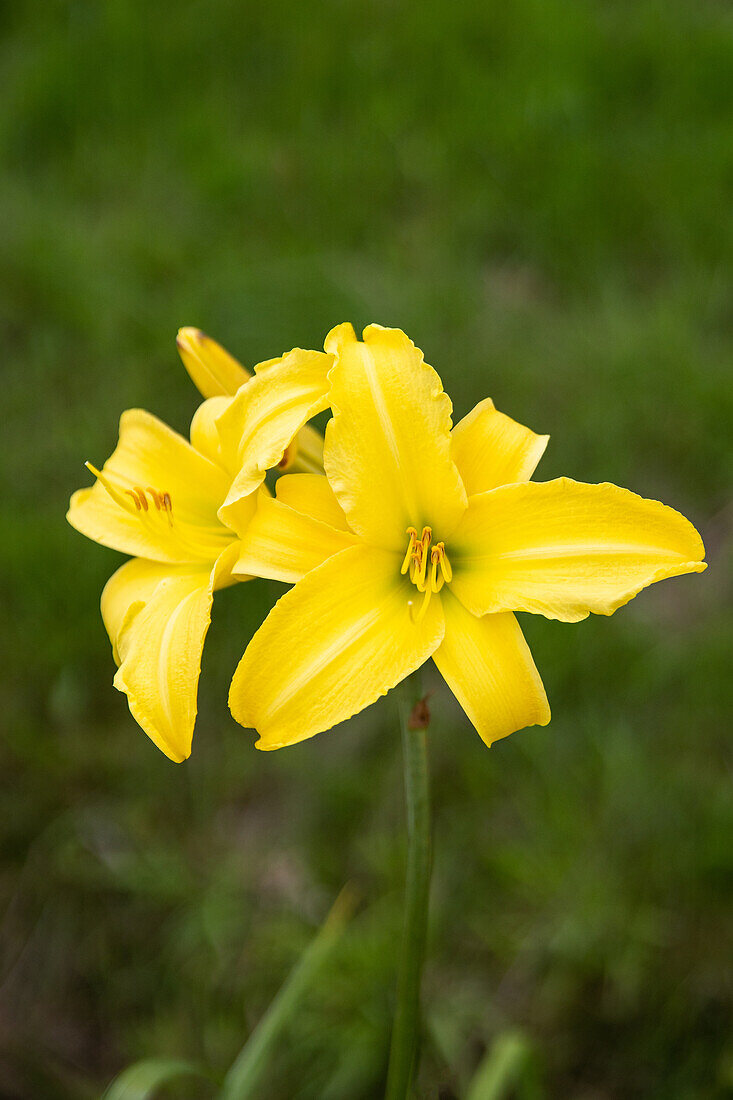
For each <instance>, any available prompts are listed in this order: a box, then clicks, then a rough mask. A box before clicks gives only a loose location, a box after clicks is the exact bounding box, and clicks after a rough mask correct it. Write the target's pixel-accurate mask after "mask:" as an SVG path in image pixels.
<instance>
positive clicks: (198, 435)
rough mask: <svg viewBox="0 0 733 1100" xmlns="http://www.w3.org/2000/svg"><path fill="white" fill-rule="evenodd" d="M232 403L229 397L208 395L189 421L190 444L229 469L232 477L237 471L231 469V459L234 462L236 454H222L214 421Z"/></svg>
mask: <svg viewBox="0 0 733 1100" xmlns="http://www.w3.org/2000/svg"><path fill="white" fill-rule="evenodd" d="M231 403H232V398H231V397H209V398H208V399H207V400H206V401H202V402H201V404H200V405H199V407H198V408H197V409H196V412H195V413H194V414H193V420H192V421H191V432H190V436H191V446H192V447H195V448H196V450H197V451H198V452H199V453H200V454H202V455H204V456H205V457H206V458H208V459H209V461H210V462H214V463H216V465H217V466H221V467H223V469H225V470H229V471H230V473H231V475H232V477H233V476H234V474H235V473H236V472H237V471H236V469H231V466H232V460H233V461H234V462H236V457H237V456H236V455H233V456H230V455H226V456H225V455H224V454H223V452H222V449H221V439H220V438H219V429H218V428H217V426H216V422H217V420H218V419H219V417H220V416H221V415H222V413H224V412H225V411H226V410H227V409H228V408H229V406H230V405H231Z"/></svg>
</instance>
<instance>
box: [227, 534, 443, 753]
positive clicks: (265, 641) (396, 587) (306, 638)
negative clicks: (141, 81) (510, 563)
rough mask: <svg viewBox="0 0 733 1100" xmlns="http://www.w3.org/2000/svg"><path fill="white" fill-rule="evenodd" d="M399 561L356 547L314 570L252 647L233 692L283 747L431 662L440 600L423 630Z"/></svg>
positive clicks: (234, 702) (234, 703)
mask: <svg viewBox="0 0 733 1100" xmlns="http://www.w3.org/2000/svg"><path fill="white" fill-rule="evenodd" d="M413 594H414V589H413V587H412V585H410V584H409V582H405V579H404V578H403V577H401V576H400V561H399V555H397V554H391V553H386V552H384V551H380V550H375V549H373V548H371V547H366V546H353V547H350V548H349V549H348V550H342V551H341V553H340V554H336V555H335V556H334V557H332V558H329V559H328V561H326V562H324V564H323V565H321V566H319V567H318V568H317V569H314V570H313V571H312V572H310V573H308V574H307V575H306V576H305V577H303V579H302V580H301V581H299V582H298V584H296V586H295V587H294V588H292V589H291V590H290V591H289V592H287V593H286V594H285V595H284V596H283V597H282V599H280V600H279V601H278V603H277V604H276V605H275V607H274V608H273V609H272V611H271V612H270V614H269V615H268V617H267V619H266V620H265V622H264V623H263V625H262V626H261V627H260V629H259V630H258V631H257V633H256V634H255V636H254V638H253V639H252V641H251V642H250V644H249V646H248V648H247V651H246V653H245V654H244V657H243V658H242V660H241V661H240V664H239V667H238V669H237V671H236V673H235V674H234V680H233V681H232V686H231V690H230V693H229V705H230V707H231V710H232V714H233V715H234V717H235V718H236V720H237V721H238V722H240V723H241V724H242V725H243V726H251V727H252V728H254V729H256V730H257V731H258V732H259V734H260V740H259V741H258V742H257V747H258V748H261V749H277V748H282V747H283V746H284V745H292V744H295V742H296V741H303V740H305V738H307V737H312V736H313V735H314V734H316V733H320V732H321V731H322V730H327V729H330V728H331V727H332V726H334V725H336V723H338V722H342V721H344V719H346V718H350V717H351V715H353V714H356V713H357V712H358V711H360V710H363V708H364V707H366V706H368V705H369V704H370V703H373V702H374V701H375V699H378V698H379V696H380V695H385V694H386V693H387V691H389V689H390V688H391V687H394V685H395V684H397V683H399V681H400V680H402V679H404V677H405V676H407V675H409V673H410V672H413V671H414V670H415V669H416V668H419V666H420V665H422V664H423V662H424V661H426V660H427V659H428V657H430V655H431V654H432V653H433V652H434V650H435V649H436V648H437V646H438V645H439V644H440V642H441V639H442V637H443V629H444V623H443V613H442V609H441V606H440V599H439V598H437V597H434V598H433V599H432V601H431V603H430V606H429V607H428V611H427V614H426V615H425V617H424V618H423V619H422V621H421V622H420V623H419V624H416V623H415V622H413V620H412V618H411V615H410V608H409V605H408V600H409V599H411V598H412V595H413Z"/></svg>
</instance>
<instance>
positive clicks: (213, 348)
mask: <svg viewBox="0 0 733 1100" xmlns="http://www.w3.org/2000/svg"><path fill="white" fill-rule="evenodd" d="M176 344H177V345H178V353H179V355H180V356H181V359H182V360H183V365H184V367H185V368H186V370H187V371H188V373H189V374H190V375H191V378H192V380H193V383H194V385H195V386H196V388H197V389H198V390H199V392H200V393H201V394H202V395H203V396H204V397H225V396H232V395H233V394H235V393H236V392H237V390H238V389H239V387H240V386H241V385H243V383H245V382H246V381H247V379H248V378H249V377H250V374H249V371H246V370H245V369H244V367H243V366H242V364H241V363H239V362H238V361H237V360H236V359H235V358H234V356H233V355H230V354H229V352H228V351H226V350H225V349H224V348H223V347H222V346H221V344H217V342H216V340H212V339H211V337H210V336H207V335H206V333H205V332H202V331H201V329H199V328H190V327H187V328H181V329H179V330H178V336H177V337H176Z"/></svg>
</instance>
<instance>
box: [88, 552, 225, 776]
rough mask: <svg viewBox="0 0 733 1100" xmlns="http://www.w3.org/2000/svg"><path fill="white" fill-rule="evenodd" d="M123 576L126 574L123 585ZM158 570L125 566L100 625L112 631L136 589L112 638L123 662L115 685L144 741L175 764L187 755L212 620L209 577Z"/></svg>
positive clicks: (207, 572)
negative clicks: (202, 658)
mask: <svg viewBox="0 0 733 1100" xmlns="http://www.w3.org/2000/svg"><path fill="white" fill-rule="evenodd" d="M123 570H129V572H128V573H127V575H126V576H124V577H123V578H121V577H120V575H119V574H120V573H122V571H123ZM160 571H161V566H160V565H159V564H157V563H149V562H129V563H128V564H127V565H126V566H123V567H122V570H119V571H118V573H117V574H115V576H114V577H112V579H111V581H110V582H109V584H108V585H107V588H106V589H105V594H104V597H103V607H104V608H105V612H106V614H105V623H106V624H109V626H112V625H113V619H118V618H119V608H120V607H121V606H122V605H123V603H124V602H125V601H126V600H128V599H130V596H131V595H132V594H133V590H134V589H135V587H137V588H138V598H136V599H133V600H132V602H131V603H130V604H129V606H128V610H127V612H126V613H125V614H124V616H123V618H122V620H121V623H120V629H118V633H117V635H116V637H115V639H114V649H115V652H116V657H117V659H118V660H119V661H120V667H119V668H118V670H117V673H116V675H115V678H114V685H115V687H116V688H117V689H118V690H119V691H122V692H124V694H125V695H127V701H128V704H129V707H130V712H131V714H132V716H133V718H134V719H135V721H136V722H137V723H138V724H139V725H140V726H141V727H142V729H143V730H144V731H145V733H147V735H148V737H150V739H151V740H152V741H153V742H154V743H155V744H156V745H157V746H158V748H159V749H160V750H161V751H162V752H164V753H165V755H166V756H169V757H170V759H171V760H175V761H176V762H180V761H181V760H185V759H186V757H187V756H188V755H189V754H190V752H191V739H192V737H193V727H194V723H195V721H196V696H197V691H198V679H199V671H200V667H201V652H202V649H203V644H204V638H205V636H206V631H207V629H208V626H209V622H210V614H211V598H212V585H211V577H210V572H211V571H210V570H207V569H198V570H193V571H191V570H181V569H175V567H173V571H172V572H168V574H167V575H165V576H163V577H160V575H159V574H160ZM132 573H135V574H136V575H135V576H134V577H133V576H131V574H132ZM146 573H148V574H149V575H146ZM110 588H111V589H112V593H110ZM111 609H113V610H111Z"/></svg>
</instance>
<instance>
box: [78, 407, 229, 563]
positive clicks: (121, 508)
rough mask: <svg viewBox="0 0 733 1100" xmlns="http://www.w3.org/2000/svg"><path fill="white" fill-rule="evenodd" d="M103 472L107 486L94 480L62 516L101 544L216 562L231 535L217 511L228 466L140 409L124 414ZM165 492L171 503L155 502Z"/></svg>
mask: <svg viewBox="0 0 733 1100" xmlns="http://www.w3.org/2000/svg"><path fill="white" fill-rule="evenodd" d="M102 474H103V477H104V481H105V482H106V485H107V487H105V484H103V483H102V482H101V481H100V480H97V482H96V483H95V484H94V485H93V486H92V487H91V488H90V489H81V490H79V491H78V492H76V493H74V495H73V496H72V498H71V504H70V507H69V511H68V514H67V517H66V518H67V519H68V521H69V523H70V524H71V526H72V527H75V528H76V530H77V531H81V533H82V534H83V535H86V536H87V537H88V538H91V539H94V540H95V541H96V542H100V543H102V545H104V546H110V547H112V549H114V550H120V551H122V553H124V554H133V555H136V556H139V557H146V558H150V559H152V560H155V561H169V562H181V563H183V562H213V561H215V560H216V558H217V557H218V555H219V554H220V553H221V551H222V550H223V549H224V547H225V546H226V544H227V541H228V540H229V539H230V538H231V536H230V534H229V533H228V532H227V530H226V529H225V528H224V527H223V526H222V525H221V523H220V522H219V520H218V519H217V514H216V513H217V508H218V507H219V505H220V504H221V502H222V501H223V499H224V497H225V496H226V492H227V489H228V486H229V479H228V477H227V475H226V474H225V472H224V471H223V470H222V469H221V467H219V466H216V465H214V463H212V462H211V461H210V460H209V459H208V458H206V457H205V456H204V455H202V454H200V453H199V452H198V451H197V450H195V449H194V448H193V447H192V446H191V445H190V443H188V442H187V441H186V440H185V439H184V438H183V436H181V435H179V434H178V433H177V432H174V431H173V430H172V429H171V428H169V427H168V426H167V425H166V424H164V423H163V422H162V420H158V418H157V417H155V416H151V414H150V413H147V412H144V411H143V410H142V409H128V411H127V412H125V413H123V414H122V417H121V419H120V438H119V443H118V444H117V447H116V449H115V451H114V453H113V454H112V455H111V456H110V458H108V459H107V461H106V462H105V464H104V467H103V469H102ZM110 493H112V495H110ZM156 494H157V496H156ZM164 494H167V496H168V500H169V501H170V504H171V507H170V509H167V508H166V507H161V506H160V501H161V499H162V497H163V495H164ZM141 497H142V498H144V505H145V506H144V507H143V503H141Z"/></svg>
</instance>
